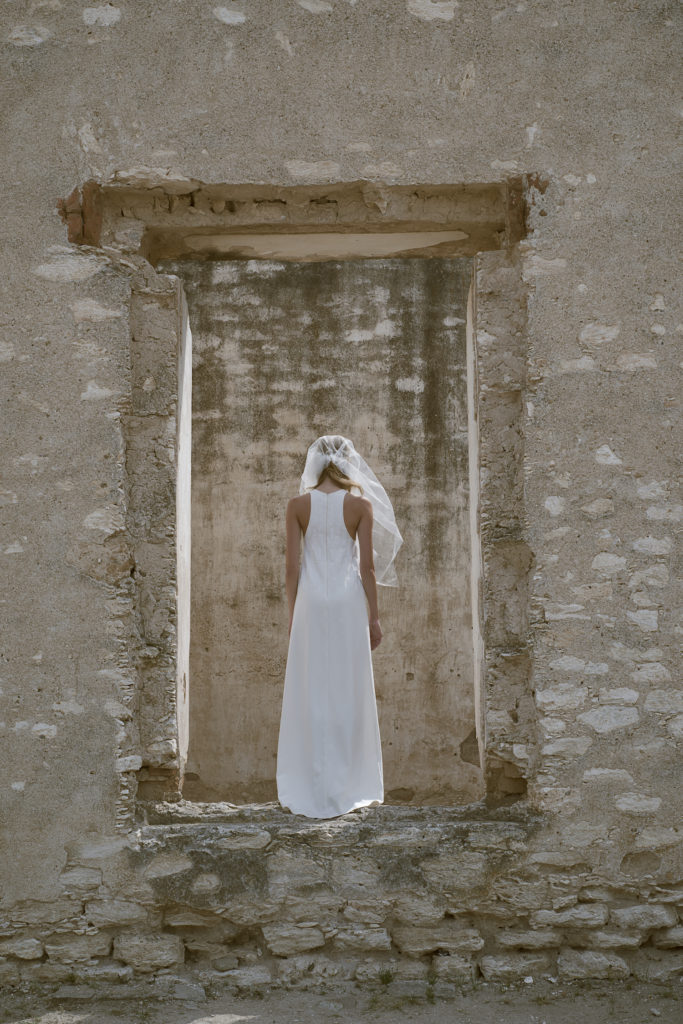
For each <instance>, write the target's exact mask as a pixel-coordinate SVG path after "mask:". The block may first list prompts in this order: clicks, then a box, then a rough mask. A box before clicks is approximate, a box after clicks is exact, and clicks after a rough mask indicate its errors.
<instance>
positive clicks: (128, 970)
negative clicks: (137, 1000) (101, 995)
mask: <svg viewBox="0 0 683 1024" xmlns="http://www.w3.org/2000/svg"><path fill="white" fill-rule="evenodd" d="M71 974H72V977H73V980H74V981H77V982H83V983H84V984H90V985H102V984H105V983H112V982H115V983H118V984H121V983H122V982H129V981H132V979H133V968H132V967H129V966H128V965H124V964H117V963H114V962H111V961H109V962H100V963H93V964H74V967H73V969H72V972H71Z"/></svg>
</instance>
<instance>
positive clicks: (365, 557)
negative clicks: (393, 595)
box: [356, 498, 382, 651]
mask: <svg viewBox="0 0 683 1024" xmlns="http://www.w3.org/2000/svg"><path fill="white" fill-rule="evenodd" d="M360 500H361V501H362V502H363V511H362V512H361V517H360V520H359V522H358V529H357V530H356V536H357V538H358V554H359V562H360V564H359V569H360V578H361V580H362V581H363V587H364V589H365V596H366V597H367V599H368V607H369V617H370V650H372V651H374V649H375V648H376V647H379V644H380V642H381V640H382V628H381V626H380V624H379V608H378V605H377V579H376V577H375V561H374V559H373V557H372V523H373V514H372V503H371V502H370V501H369V500H368V498H361V499H360Z"/></svg>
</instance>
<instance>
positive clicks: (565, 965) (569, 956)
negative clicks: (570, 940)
mask: <svg viewBox="0 0 683 1024" xmlns="http://www.w3.org/2000/svg"><path fill="white" fill-rule="evenodd" d="M557 971H558V974H559V975H560V977H561V978H628V976H629V974H630V973H631V969H630V967H629V965H628V964H627V963H626V961H625V960H622V958H621V957H620V956H617V955H616V954H615V953H598V952H596V951H595V950H579V949H569V948H565V949H562V950H560V953H559V955H558V958H557Z"/></svg>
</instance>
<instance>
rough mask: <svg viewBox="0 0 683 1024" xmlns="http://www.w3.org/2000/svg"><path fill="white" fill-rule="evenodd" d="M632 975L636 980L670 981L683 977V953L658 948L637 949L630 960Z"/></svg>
mask: <svg viewBox="0 0 683 1024" xmlns="http://www.w3.org/2000/svg"><path fill="white" fill-rule="evenodd" d="M631 970H632V972H633V976H634V977H635V978H637V979H638V981H653V982H661V981H670V980H671V979H672V978H681V977H683V953H674V952H663V951H662V950H660V949H652V950H650V949H648V950H645V949H639V950H638V952H637V953H635V954H634V955H633V959H632V961H631Z"/></svg>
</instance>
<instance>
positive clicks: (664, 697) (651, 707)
mask: <svg viewBox="0 0 683 1024" xmlns="http://www.w3.org/2000/svg"><path fill="white" fill-rule="evenodd" d="M644 707H645V710H646V711H651V712H654V713H655V714H660V715H678V714H680V713H681V712H682V711H683V690H650V692H649V693H648V695H647V697H646V698H645V705H644Z"/></svg>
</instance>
